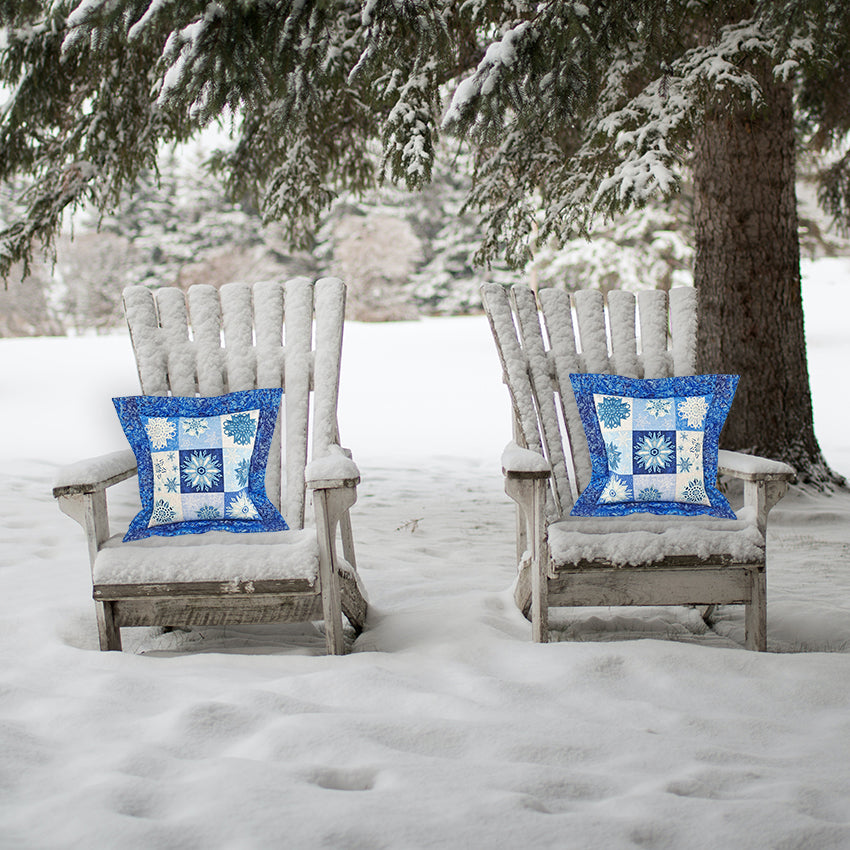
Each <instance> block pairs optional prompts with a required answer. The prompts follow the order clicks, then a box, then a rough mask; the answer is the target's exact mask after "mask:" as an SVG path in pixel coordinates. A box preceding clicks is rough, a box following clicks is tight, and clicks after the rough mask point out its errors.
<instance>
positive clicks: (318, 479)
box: [304, 445, 360, 490]
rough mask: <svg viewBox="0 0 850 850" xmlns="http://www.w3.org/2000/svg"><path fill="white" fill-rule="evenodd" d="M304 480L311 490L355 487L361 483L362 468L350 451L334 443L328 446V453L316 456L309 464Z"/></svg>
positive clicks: (305, 470)
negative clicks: (359, 467)
mask: <svg viewBox="0 0 850 850" xmlns="http://www.w3.org/2000/svg"><path fill="white" fill-rule="evenodd" d="M304 480H305V482H306V484H307V487H308V488H309V489H310V490H332V489H335V488H337V487H354V486H356V485H357V484H359V483H360V470H359V469H358V468H357V464H356V463H355V462H354V461H353V460H352V459H351V453H350V452H349V451H347V450H346V449H343V448H340V447H339V446H335V445H332V446H328V452H327V454H326V455H324V456H323V457H320V458H314V459H313V460H311V461H310V463H308V464H307V466H306V467H305V469H304Z"/></svg>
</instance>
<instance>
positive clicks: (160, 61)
mask: <svg viewBox="0 0 850 850" xmlns="http://www.w3.org/2000/svg"><path fill="white" fill-rule="evenodd" d="M0 25H2V26H3V27H5V42H4V44H3V47H2V53H0V82H3V83H4V84H5V85H6V86H8V87H9V88H10V91H11V95H10V97H9V100H8V102H7V104H6V106H5V109H4V112H3V114H2V117H0V151H2V153H0V179H8V178H10V177H12V176H13V175H15V174H19V173H28V174H31V175H32V176H33V179H34V184H33V187H32V189H31V193H30V196H29V197H30V205H29V214H28V216H27V218H26V219H25V220H22V221H19V222H16V223H14V224H13V225H12V226H11V227H9V228H7V230H6V231H5V233H4V234H3V248H2V252H0V272H8V270H9V267H10V264H11V263H12V262H14V261H16V260H24V261H25V260H27V259H28V257H29V256H30V255H31V250H32V249H31V245H32V241H33V239H40V240H41V241H43V242H46V243H47V244H50V242H51V240H52V238H53V236H54V235H55V233H56V232H57V228H58V225H59V221H60V218H61V212H62V210H63V209H64V208H65V207H67V206H68V205H69V204H70V205H73V204H75V203H77V202H79V201H80V200H81V199H83V198H89V199H91V200H93V201H94V202H95V204H96V205H97V206H98V208H100V209H109V208H110V207H112V206H114V204H115V203H116V202H117V200H118V198H119V196H120V192H121V190H122V187H125V186H129V185H131V184H132V182H133V181H134V180H135V179H136V178H137V177H138V176H139V174H141V173H142V172H143V171H144V170H145V169H154V168H155V167H156V155H157V151H158V150H159V147H160V144H161V143H162V141H174V140H176V141H182V140H185V139H188V138H189V137H191V136H192V135H193V134H194V133H196V132H197V131H198V130H199V129H200V128H203V127H205V126H207V125H209V124H210V123H211V122H214V121H221V120H223V121H230V122H231V123H232V126H233V129H234V133H235V134H236V136H237V141H236V145H235V147H234V148H233V149H232V150H230V151H229V152H226V153H222V154H220V155H219V156H218V157H216V158H215V164H216V166H217V167H218V168H219V169H220V170H221V171H222V173H223V174H224V176H225V178H226V179H227V180H228V183H229V186H230V188H231V191H232V192H233V193H234V194H235V195H237V196H256V197H258V198H260V199H261V205H262V209H263V211H264V214H265V216H266V217H267V218H269V219H278V220H281V221H282V222H283V223H284V224H285V225H286V226H287V228H288V230H289V232H290V233H291V235H292V236H293V237H294V238H296V239H301V240H306V239H307V238H308V236H309V233H310V230H311V228H312V226H313V225H314V224H315V221H316V218H317V216H318V215H319V214H320V212H321V210H322V209H324V208H326V207H327V205H328V204H329V203H330V202H331V200H332V199H333V197H334V195H335V193H336V192H337V191H339V190H340V189H348V190H354V191H356V190H361V189H364V188H367V187H369V186H372V185H374V183H375V182H376V181H377V180H380V179H390V180H393V181H400V182H403V183H404V184H405V185H406V186H407V188H409V189H415V188H420V187H421V186H423V185H425V184H426V183H427V182H428V181H429V179H430V177H431V169H432V165H433V161H434V152H435V145H436V140H437V138H438V136H439V134H440V133H441V132H446V133H449V134H456V135H459V136H461V137H462V138H464V139H465V140H466V144H467V145H468V147H469V148H470V149H471V150H472V153H473V157H474V167H473V175H472V177H473V181H472V184H471V188H470V191H469V194H468V198H467V205H468V207H469V208H470V209H480V210H481V212H482V224H483V227H484V229H483V233H482V237H481V245H480V249H479V252H478V256H479V260H487V259H491V258H494V257H499V256H504V257H506V258H507V259H508V260H509V261H510V262H511V263H513V264H514V265H521V264H522V263H524V262H525V261H527V260H528V258H529V256H530V252H531V248H532V246H533V245H534V244H543V243H546V242H548V240H549V239H550V238H556V239H561V240H564V239H566V238H568V237H569V236H571V235H572V234H574V233H576V232H579V233H581V232H583V231H586V230H587V229H589V227H590V225H591V223H592V222H593V220H594V219H596V218H599V217H606V216H611V215H613V214H615V213H617V212H620V211H623V210H626V209H629V208H631V207H634V206H641V205H643V204H646V203H647V202H648V201H649V200H650V199H651V198H652V197H655V196H662V197H663V196H668V195H670V194H672V193H674V192H676V191H677V190H678V188H679V185H680V179H681V176H680V175H681V169H682V167H683V166H684V165H688V166H690V167H692V169H693V173H694V177H695V184H694V185H695V199H694V211H695V212H694V233H695V249H696V253H695V282H696V285H697V287H698V289H699V290H700V295H701V299H700V303H701V308H700V309H701V314H700V336H701V340H702V343H703V350H704V354H703V361H702V368H703V369H705V370H717V371H720V370H722V371H733V372H737V373H740V374H741V375H742V378H741V383H740V385H739V390H738V395H739V399H738V402H737V403H736V405H735V406H734V408H733V413H732V416H731V418H730V422H729V426H728V428H727V431H726V434H725V438H724V439H725V441H726V443H727V445H730V447H734V448H743V449H752V450H754V451H758V452H759V453H763V454H766V455H768V456H772V457H778V458H782V459H785V460H788V461H790V462H791V463H793V464H795V465H796V466H797V467H798V469H799V470H800V471H801V473H802V477H803V478H804V480H805V479H811V480H825V479H827V478H828V477H829V475H830V474H829V472H828V470H827V468H826V466H825V464H824V463H823V459H822V457H821V455H820V451H819V448H818V445H817V441H816V439H815V436H814V432H813V427H812V411H811V400H810V393H809V385H808V376H807V367H806V356H805V344H804V336H803V314H802V303H801V297H800V278H799V242H798V236H797V220H796V204H795V198H794V177H795V153H796V147H797V143H798V140H799V142H801V143H803V144H805V145H807V146H810V147H813V148H817V149H821V150H830V149H832V148H834V147H835V146H836V145H837V144H839V143H840V142H841V140H842V139H843V138H844V137H845V135H846V133H847V130H848V129H849V128H850V127H848V125H850V108H848V105H850V104H848V98H850V87H848V86H847V85H846V84H845V82H846V81H847V79H848V78H850V10H846V9H845V7H844V4H842V3H838V2H834V0H761V2H759V0H597V1H596V2H593V3H584V2H578V0H573V2H569V0H533V1H532V0H508V2H504V0H465V2H454V0H290V2H287V0H276V2H275V0H240V2H207V0H50V2H47V0H42V1H41V2H39V0H0ZM447 93H448V94H450V95H451V102H450V104H449V105H448V108H447V109H446V103H445V96H446V94H447ZM795 129H796V131H797V136H796V137H795ZM822 198H823V200H824V202H825V203H826V204H827V205H828V207H829V209H830V210H831V211H833V212H834V213H836V214H838V215H840V216H842V217H843V218H844V219H845V220H847V219H848V218H850V154H845V155H843V156H838V157H834V158H832V160H831V161H830V165H829V168H827V169H826V170H825V171H824V172H823V175H822Z"/></svg>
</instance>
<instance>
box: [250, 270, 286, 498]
mask: <svg viewBox="0 0 850 850" xmlns="http://www.w3.org/2000/svg"><path fill="white" fill-rule="evenodd" d="M283 313H284V285H283V284H282V283H280V282H279V281H274V280H272V281H264V282H262V283H256V284H254V328H255V334H256V346H257V386H258V387H264V388H276V387H283V386H284V375H283V370H284V362H285V353H284V351H285V350H284V347H283ZM281 426H282V422H281V419H280V415H278V421H277V427H276V428H275V431H274V436H273V437H272V442H271V445H270V446H269V459H268V463H267V465H266V495H267V496H268V497H269V499H270V500H271V501H272V503H273V504H274V505H276V506H277V508H278V509H279V510H280V511H281V512H283V506H282V505H281V489H282V487H281V484H282V478H283V468H282V464H283V460H282V453H281V443H282V436H281V433H282V427H281Z"/></svg>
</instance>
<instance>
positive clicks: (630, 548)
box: [549, 508, 764, 566]
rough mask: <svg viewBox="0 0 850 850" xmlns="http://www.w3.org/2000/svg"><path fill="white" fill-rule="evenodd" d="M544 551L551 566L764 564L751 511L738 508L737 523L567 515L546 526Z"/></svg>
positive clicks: (760, 539)
mask: <svg viewBox="0 0 850 850" xmlns="http://www.w3.org/2000/svg"><path fill="white" fill-rule="evenodd" d="M549 551H550V554H551V557H552V561H553V562H554V564H555V565H556V566H565V565H567V564H577V563H581V562H587V561H590V562H597V563H601V562H605V563H607V564H611V565H617V566H642V565H648V564H655V563H658V562H660V561H663V560H664V559H665V558H673V557H676V556H691V557H694V558H698V559H701V560H706V559H709V558H712V557H714V556H716V557H718V559H719V560H722V561H723V562H736V563H757V562H760V561H764V537H763V536H762V534H761V533H760V532H759V530H758V528H757V527H756V523H755V511H754V510H753V509H751V508H745V509H742V510H740V511H739V512H738V515H737V518H736V519H720V518H716V517H707V516H694V517H687V516H676V515H673V516H656V515H654V514H629V515H628V516H624V517H573V516H568V517H565V518H564V519H562V520H559V521H558V522H554V523H552V524H551V525H550V526H549Z"/></svg>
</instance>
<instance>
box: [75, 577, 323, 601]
mask: <svg viewBox="0 0 850 850" xmlns="http://www.w3.org/2000/svg"><path fill="white" fill-rule="evenodd" d="M318 592H319V586H318V585H317V584H316V583H315V582H311V581H310V580H309V579H306V578H288V579H254V580H251V579H239V580H238V581H185V582H161V583H157V584H96V585H94V587H93V589H92V595H93V596H94V598H95V599H100V600H103V601H108V600H111V601H114V600H116V599H137V598H153V597H158V596H161V597H166V598H168V597H173V596H185V597H191V596H202V597H212V596H216V597H220V598H221V599H222V600H224V601H225V604H226V600H228V599H235V598H237V597H239V596H268V595H285V596H298V595H309V594H313V595H315V594H317V593H318Z"/></svg>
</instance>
